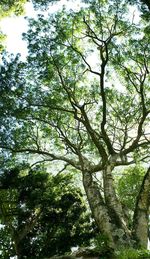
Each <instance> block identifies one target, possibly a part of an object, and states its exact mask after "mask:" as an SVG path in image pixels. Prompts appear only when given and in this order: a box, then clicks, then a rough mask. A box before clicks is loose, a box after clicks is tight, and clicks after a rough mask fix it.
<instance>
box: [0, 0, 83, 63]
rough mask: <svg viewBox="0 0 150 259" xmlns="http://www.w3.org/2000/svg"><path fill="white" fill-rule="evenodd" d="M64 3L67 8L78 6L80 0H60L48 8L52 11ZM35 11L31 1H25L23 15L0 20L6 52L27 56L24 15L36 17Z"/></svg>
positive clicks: (26, 27)
mask: <svg viewBox="0 0 150 259" xmlns="http://www.w3.org/2000/svg"><path fill="white" fill-rule="evenodd" d="M63 5H66V6H67V8H72V6H73V8H76V9H77V8H79V6H80V0H74V1H73V4H69V3H68V1H67V0H61V1H60V2H59V4H55V5H52V6H51V7H50V9H49V12H51V13H54V12H55V11H57V10H59V9H60V8H62V7H63ZM37 13H39V11H38V12H36V11H35V10H34V9H33V6H32V3H27V4H26V6H25V15H24V16H20V17H15V16H13V17H11V18H5V19H3V20H2V21H1V22H0V27H1V29H2V31H3V33H5V34H6V35H7V39H6V41H5V45H6V49H7V51H8V52H11V53H14V54H17V53H21V56H22V59H23V60H24V59H25V57H26V56H27V53H28V51H27V44H26V42H25V41H23V40H22V33H23V32H26V31H27V30H28V22H27V20H26V19H25V16H28V17H34V18H36V16H37Z"/></svg>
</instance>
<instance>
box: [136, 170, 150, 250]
mask: <svg viewBox="0 0 150 259" xmlns="http://www.w3.org/2000/svg"><path fill="white" fill-rule="evenodd" d="M149 200H150V168H149V169H148V170H147V173H146V174H145V177H144V179H143V182H142V185H141V189H140V192H139V195H138V197H137V200H136V207H135V211H134V217H133V237H134V239H135V241H136V245H137V246H138V247H142V248H145V249H146V248H147V242H148V221H149V205H150V201H149Z"/></svg>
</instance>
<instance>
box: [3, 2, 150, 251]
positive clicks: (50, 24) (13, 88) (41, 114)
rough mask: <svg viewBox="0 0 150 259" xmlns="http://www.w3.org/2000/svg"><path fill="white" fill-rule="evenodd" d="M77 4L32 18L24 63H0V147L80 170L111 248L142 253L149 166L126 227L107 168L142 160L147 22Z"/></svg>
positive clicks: (110, 8) (124, 11)
mask: <svg viewBox="0 0 150 259" xmlns="http://www.w3.org/2000/svg"><path fill="white" fill-rule="evenodd" d="M83 7H84V8H81V9H80V10H75V11H73V10H72V11H71V15H70V12H67V10H62V11H61V12H58V13H57V14H53V15H50V16H49V17H48V18H47V19H46V18H44V16H42V15H39V16H38V18H37V20H34V19H30V21H29V22H30V28H31V29H30V30H29V31H28V33H27V34H26V35H25V34H24V38H25V39H26V40H27V42H28V48H29V57H28V62H27V63H21V62H19V60H18V58H15V59H14V60H12V61H11V62H8V60H7V61H6V60H5V61H4V65H3V67H2V69H3V73H2V74H1V82H2V87H1V91H2V92H3V95H1V99H2V101H1V102H2V103H3V107H2V110H3V111H5V112H2V114H1V117H2V119H1V123H2V124H3V130H2V132H1V141H0V146H1V148H2V149H3V150H5V151H7V150H9V152H10V153H9V154H11V152H12V154H13V155H14V154H16V158H18V155H19V154H20V153H24V155H26V156H28V155H29V154H30V157H32V159H33V158H35V156H36V160H38V159H39V161H40V162H44V161H45V162H47V161H49V163H50V164H52V165H56V163H58V162H59V170H60V171H62V170H64V171H65V170H68V171H69V170H74V171H75V172H76V173H77V172H78V173H79V172H81V173H82V179H83V186H84V189H85V192H86V195H87V199H88V202H89V205H90V208H91V211H92V215H93V217H94V219H95V222H96V224H97V227H98V229H99V231H100V233H103V234H104V235H105V236H107V237H108V239H109V245H110V247H113V248H115V247H116V246H119V245H128V246H133V245H135V246H138V247H139V246H142V247H147V237H148V211H149V189H150V188H149V187H150V169H147V172H146V173H145V175H144V177H143V181H142V185H141V187H140V191H139V195H138V197H137V202H136V206H135V210H134V215H133V221H132V226H129V224H128V220H127V218H126V216H125V214H124V210H123V206H122V204H121V201H120V199H119V197H118V195H117V191H116V187H115V184H114V178H115V175H114V172H115V168H119V166H129V165H132V164H136V163H137V162H145V163H147V162H148V161H149V144H150V138H149V137H150V133H149V127H148V125H149V114H150V109H149V104H150V100H149V60H150V59H149V55H150V54H149V53H150V51H149V30H148V29H147V23H146V22H145V20H144V18H143V20H142V18H140V17H138V18H139V22H140V24H139V23H138V21H137V20H134V13H133V16H132V14H131V13H130V5H129V4H128V1H127V2H126V1H103V2H101V1H98V0H91V1H84V4H83ZM137 15H138V13H137ZM131 16H132V17H131ZM92 60H94V62H93V61H92ZM57 166H58V164H57ZM71 168H73V169H71ZM97 176H99V179H100V184H99V181H98V180H97Z"/></svg>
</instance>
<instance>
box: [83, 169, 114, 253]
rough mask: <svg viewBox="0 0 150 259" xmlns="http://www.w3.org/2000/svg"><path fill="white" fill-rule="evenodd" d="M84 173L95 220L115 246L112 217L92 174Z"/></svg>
mask: <svg viewBox="0 0 150 259" xmlns="http://www.w3.org/2000/svg"><path fill="white" fill-rule="evenodd" d="M82 173H83V185H84V189H85V192H86V195H87V199H88V202H89V206H90V208H91V212H92V214H93V217H94V219H95V222H96V224H97V226H98V229H99V230H100V232H101V233H102V234H104V235H106V236H107V237H108V239H109V245H110V247H112V248H113V247H114V246H115V244H114V240H113V237H112V233H113V226H112V224H111V219H110V217H109V215H108V211H107V208H106V206H105V203H104V200H103V197H102V195H101V193H100V191H99V188H98V185H97V183H96V182H94V181H93V178H92V174H91V173H89V172H87V171H86V172H82Z"/></svg>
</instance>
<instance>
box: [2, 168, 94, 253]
mask: <svg viewBox="0 0 150 259" xmlns="http://www.w3.org/2000/svg"><path fill="white" fill-rule="evenodd" d="M0 203H1V204H0V210H1V214H0V220H1V223H2V224H3V227H2V228H1V231H0V233H1V234H0V250H1V251H2V254H1V256H2V258H10V257H11V256H14V255H16V254H17V255H18V258H43V257H49V256H52V255H54V254H61V253H65V252H68V251H70V249H71V247H73V246H77V245H79V246H80V245H88V244H89V242H90V239H91V238H92V237H93V228H92V225H91V223H90V221H91V220H90V217H89V215H88V213H87V212H86V210H87V208H86V206H85V204H84V202H83V198H82V194H81V191H80V189H79V188H76V187H75V186H74V184H73V180H72V179H71V176H67V175H66V176H62V175H58V176H51V175H49V174H47V173H46V172H44V171H42V170H41V169H38V168H37V169H36V170H34V171H32V170H18V169H12V170H11V171H5V172H4V173H3V174H1V177H0Z"/></svg>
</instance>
